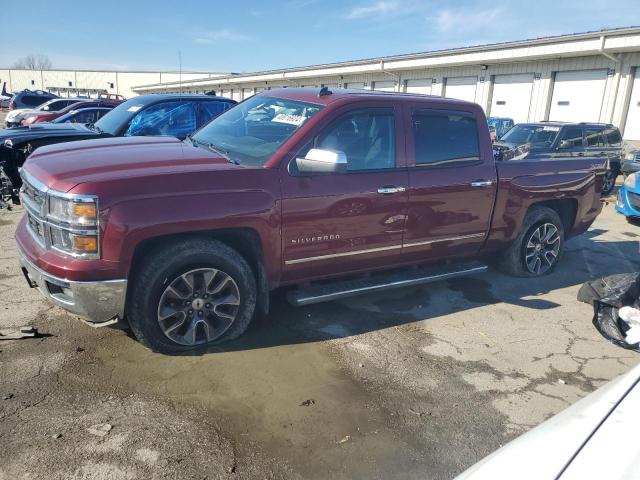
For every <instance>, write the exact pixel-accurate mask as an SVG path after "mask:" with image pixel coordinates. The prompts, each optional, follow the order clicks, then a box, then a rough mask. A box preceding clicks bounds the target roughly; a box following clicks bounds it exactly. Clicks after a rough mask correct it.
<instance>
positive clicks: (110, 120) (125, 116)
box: [95, 98, 145, 135]
mask: <svg viewBox="0 0 640 480" xmlns="http://www.w3.org/2000/svg"><path fill="white" fill-rule="evenodd" d="M144 106H145V105H144V104H143V103H141V102H140V100H136V99H135V98H132V99H131V100H127V101H126V102H124V103H121V104H120V105H118V106H117V107H116V108H114V109H113V110H111V111H110V112H109V113H107V114H106V115H105V116H104V117H102V118H101V119H100V120H98V121H97V122H96V123H95V127H96V128H97V129H98V130H100V131H102V132H105V133H108V134H110V135H118V134H119V133H120V130H121V129H122V127H124V126H125V125H126V124H127V123H128V122H129V120H131V117H133V116H134V115H135V114H136V113H137V112H138V111H140V110H141V109H143V108H144Z"/></svg>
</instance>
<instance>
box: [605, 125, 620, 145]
mask: <svg viewBox="0 0 640 480" xmlns="http://www.w3.org/2000/svg"><path fill="white" fill-rule="evenodd" d="M603 134H604V136H605V137H606V139H607V143H608V144H609V146H610V147H619V146H620V145H622V135H620V130H618V129H617V128H615V127H613V128H607V129H605V131H604V132H603Z"/></svg>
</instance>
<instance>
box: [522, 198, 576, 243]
mask: <svg viewBox="0 0 640 480" xmlns="http://www.w3.org/2000/svg"><path fill="white" fill-rule="evenodd" d="M535 207H547V208H549V209H551V210H553V211H555V212H556V213H557V214H558V216H559V217H560V220H561V221H562V228H563V229H564V236H565V238H567V237H569V236H570V233H571V231H572V230H573V226H574V224H575V221H576V215H577V213H578V201H577V200H576V199H575V198H562V199H555V200H544V201H542V202H535V203H532V204H531V205H529V208H527V212H526V213H525V217H526V214H528V213H529V212H530V211H531V209H533V208H535Z"/></svg>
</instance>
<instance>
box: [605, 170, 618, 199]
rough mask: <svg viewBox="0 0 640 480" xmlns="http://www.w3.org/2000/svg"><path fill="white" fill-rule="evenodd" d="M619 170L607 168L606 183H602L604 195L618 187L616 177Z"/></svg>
mask: <svg viewBox="0 0 640 480" xmlns="http://www.w3.org/2000/svg"><path fill="white" fill-rule="evenodd" d="M618 175H619V172H616V171H614V170H607V173H605V178H604V183H603V185H602V195H609V194H610V193H611V192H613V189H614V188H615V187H616V179H617V178H618Z"/></svg>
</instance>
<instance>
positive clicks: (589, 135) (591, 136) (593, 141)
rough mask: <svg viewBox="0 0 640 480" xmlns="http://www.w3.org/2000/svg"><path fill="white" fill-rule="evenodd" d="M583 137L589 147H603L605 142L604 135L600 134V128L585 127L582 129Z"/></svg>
mask: <svg viewBox="0 0 640 480" xmlns="http://www.w3.org/2000/svg"><path fill="white" fill-rule="evenodd" d="M584 139H585V141H586V142H587V147H591V148H605V147H606V143H605V140H604V136H603V135H602V129H601V128H594V127H587V128H585V129H584Z"/></svg>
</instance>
